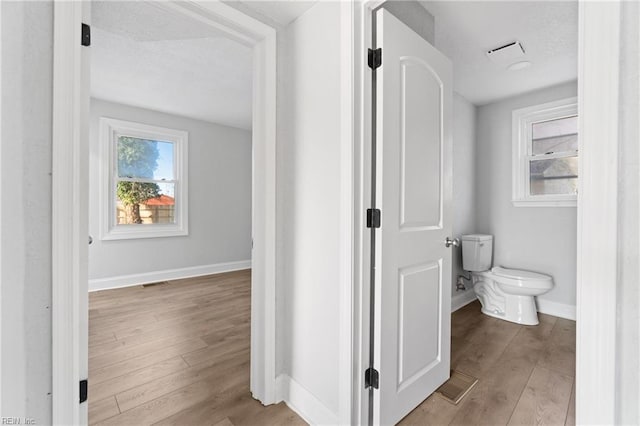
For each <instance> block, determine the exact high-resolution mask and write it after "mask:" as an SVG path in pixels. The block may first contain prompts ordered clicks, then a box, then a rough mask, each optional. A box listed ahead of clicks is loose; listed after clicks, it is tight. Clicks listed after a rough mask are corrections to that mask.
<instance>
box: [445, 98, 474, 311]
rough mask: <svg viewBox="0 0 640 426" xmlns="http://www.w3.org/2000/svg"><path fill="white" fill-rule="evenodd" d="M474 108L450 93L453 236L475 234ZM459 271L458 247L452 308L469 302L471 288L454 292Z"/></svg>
mask: <svg viewBox="0 0 640 426" xmlns="http://www.w3.org/2000/svg"><path fill="white" fill-rule="evenodd" d="M477 167H478V165H477V163H476V107H475V106H474V105H473V104H472V103H470V102H469V101H467V100H466V99H465V98H464V97H462V96H461V95H459V94H458V93H455V92H454V94H453V236H454V237H456V238H460V236H461V235H464V234H471V233H474V232H476V213H477V212H476V210H477V206H476V204H475V203H476V191H475V181H476V170H477ZM461 274H464V275H465V276H468V275H469V274H468V273H464V271H463V270H462V247H457V248H455V249H454V251H453V268H452V274H451V275H452V276H451V287H452V288H451V291H452V296H453V297H452V299H451V304H452V308H453V309H457V308H459V307H460V306H461V305H462V304H463V303H465V302H468V301H470V300H473V299H474V298H475V295H474V293H473V287H472V286H471V285H470V283H469V282H468V281H465V285H466V286H467V290H466V291H456V279H457V277H458V275H461Z"/></svg>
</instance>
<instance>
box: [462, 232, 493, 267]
mask: <svg viewBox="0 0 640 426" xmlns="http://www.w3.org/2000/svg"><path fill="white" fill-rule="evenodd" d="M460 239H461V240H462V268H463V269H464V270H465V271H472V272H481V271H488V270H489V269H491V260H492V259H491V257H492V255H493V236H492V235H483V234H471V235H463V236H462V237H461V238H460Z"/></svg>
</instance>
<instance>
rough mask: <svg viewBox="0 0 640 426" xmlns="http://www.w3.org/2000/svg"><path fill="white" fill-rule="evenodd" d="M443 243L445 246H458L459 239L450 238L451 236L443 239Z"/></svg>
mask: <svg viewBox="0 0 640 426" xmlns="http://www.w3.org/2000/svg"><path fill="white" fill-rule="evenodd" d="M444 245H445V247H451V246H454V247H458V246H459V245H460V240H459V239H457V238H454V239H453V240H452V239H451V238H449V237H447V239H446V240H444Z"/></svg>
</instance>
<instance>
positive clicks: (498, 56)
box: [487, 41, 525, 67]
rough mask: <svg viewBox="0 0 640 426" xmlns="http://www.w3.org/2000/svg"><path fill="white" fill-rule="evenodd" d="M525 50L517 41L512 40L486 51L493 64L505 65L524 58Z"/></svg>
mask: <svg viewBox="0 0 640 426" xmlns="http://www.w3.org/2000/svg"><path fill="white" fill-rule="evenodd" d="M524 56H525V52H524V48H523V47H522V44H521V43H520V42H519V41H514V42H511V43H508V44H505V45H504V46H500V47H496V48H495V49H491V50H489V51H488V52H487V58H489V60H490V61H491V62H493V63H494V64H498V65H500V66H502V67H506V66H508V65H510V64H513V63H514V62H518V60H521V58H524Z"/></svg>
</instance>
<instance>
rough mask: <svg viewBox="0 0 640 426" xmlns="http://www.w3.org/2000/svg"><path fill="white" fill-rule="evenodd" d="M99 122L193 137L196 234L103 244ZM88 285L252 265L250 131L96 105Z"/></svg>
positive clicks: (191, 169) (193, 227)
mask: <svg viewBox="0 0 640 426" xmlns="http://www.w3.org/2000/svg"><path fill="white" fill-rule="evenodd" d="M100 117H110V118H117V119H121V120H129V121H135V122H139V123H144V124H151V125H157V126H163V127H169V128H173V129H179V130H186V131H188V132H189V153H188V167H187V172H188V178H189V211H188V214H189V235H188V236H184V237H166V238H142V239H134V240H115V241H101V240H100V239H99V238H97V236H99V235H100V232H99V226H100V223H99V220H98V218H99V199H98V188H99V182H100V181H99V179H100V170H99V167H98V164H99V163H98V159H99V155H100V149H99V148H100V144H99V143H100V137H99V133H98V129H99V125H98V124H99V119H100ZM90 140H91V146H90V156H91V161H90V178H91V181H90V185H91V191H90V198H89V210H90V216H89V217H90V222H89V230H90V233H91V235H93V236H94V243H93V244H92V245H91V246H90V247H89V279H98V278H110V277H115V276H120V275H129V274H140V273H145V272H155V271H161V270H168V269H175V268H186V267H191V266H205V265H213V264H217V263H224V262H232V261H241V260H249V259H251V132H249V131H246V130H241V129H236V128H232V127H227V126H221V125H218V124H213V123H208V122H205V121H200V120H193V119H190V118H185V117H178V116H175V115H170V114H164V113H160V112H156V111H150V110H146V109H141V108H134V107H130V106H125V105H120V104H115V103H111V102H105V101H102V100H97V99H92V101H91V139H90Z"/></svg>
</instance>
